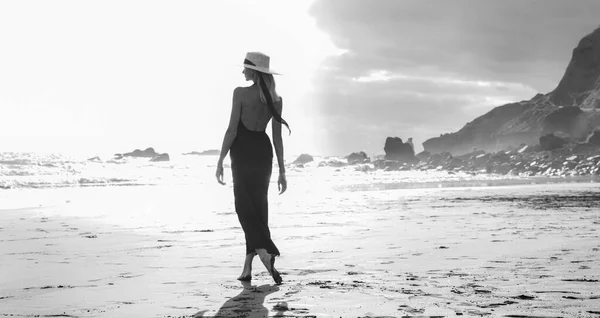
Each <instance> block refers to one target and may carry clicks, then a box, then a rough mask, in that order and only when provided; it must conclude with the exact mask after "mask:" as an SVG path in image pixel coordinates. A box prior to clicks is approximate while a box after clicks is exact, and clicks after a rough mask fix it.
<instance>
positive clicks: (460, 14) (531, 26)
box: [309, 0, 600, 153]
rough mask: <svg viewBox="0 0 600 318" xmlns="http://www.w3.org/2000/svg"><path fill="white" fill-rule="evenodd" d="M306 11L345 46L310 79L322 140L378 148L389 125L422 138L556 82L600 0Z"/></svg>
mask: <svg viewBox="0 0 600 318" xmlns="http://www.w3.org/2000/svg"><path fill="white" fill-rule="evenodd" d="M309 12H310V14H312V15H313V16H314V17H315V19H316V23H317V26H318V27H319V28H320V29H321V30H323V31H324V32H326V33H327V34H329V36H330V39H331V41H332V42H333V44H334V45H335V46H337V47H338V48H339V49H342V50H344V51H345V53H344V54H342V55H340V56H335V57H330V58H328V59H326V60H325V62H324V63H323V64H322V69H321V72H320V73H319V75H318V76H317V77H316V78H315V79H314V81H315V87H317V89H316V91H315V96H314V99H315V100H316V103H317V104H318V109H319V112H320V114H321V117H320V118H321V125H322V127H323V132H324V133H327V135H328V136H329V143H328V150H330V151H332V152H336V153H345V152H349V151H356V150H360V149H358V148H362V149H366V150H368V151H372V152H382V148H383V144H382V143H383V142H382V140H384V139H385V137H386V136H388V135H399V136H400V137H403V138H404V139H406V138H408V137H413V138H414V139H415V141H416V142H417V143H420V142H423V141H424V140H425V139H427V138H430V137H434V136H437V135H439V134H441V133H444V132H451V131H455V130H457V129H459V128H460V127H462V126H463V125H464V124H465V123H466V122H468V121H470V120H472V119H473V118H474V117H477V116H479V115H482V114H483V113H485V112H487V111H488V110H490V109H491V108H493V107H494V106H499V105H502V104H505V103H508V102H514V101H520V100H524V99H529V98H531V97H533V96H534V95H535V94H536V93H538V92H544V93H545V92H548V91H551V90H552V89H554V87H555V86H556V85H557V84H558V82H559V80H560V78H561V76H562V75H563V73H564V70H565V68H566V66H567V64H568V62H569V59H570V56H571V51H572V49H573V48H574V47H575V46H576V45H577V42H578V41H579V40H580V39H581V37H583V36H584V35H586V34H587V33H589V32H591V31H593V30H594V29H595V28H596V27H597V25H598V22H597V17H596V15H595V14H594V12H596V13H597V12H600V2H597V1H588V0H583V1H577V2H567V1H559V0H529V1H491V0H477V1H469V0H458V1H427V2H424V1H416V0H410V1H406V0H405V1H385V0H370V1H360V0H327V1H324V0H323V1H322V0H317V1H316V2H315V3H314V4H313V5H312V7H311V8H310V10H309ZM374 144H375V145H378V144H379V145H378V146H375V145H374Z"/></svg>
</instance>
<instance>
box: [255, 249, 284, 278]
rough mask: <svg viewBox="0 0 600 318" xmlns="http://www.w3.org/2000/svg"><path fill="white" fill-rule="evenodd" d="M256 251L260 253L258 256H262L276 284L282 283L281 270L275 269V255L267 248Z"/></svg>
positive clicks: (261, 258)
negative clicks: (268, 251)
mask: <svg viewBox="0 0 600 318" xmlns="http://www.w3.org/2000/svg"><path fill="white" fill-rule="evenodd" d="M256 253H257V254H258V257H260V260H261V261H262V263H263V265H264V266H265V268H266V269H267V271H268V272H269V274H271V277H273V280H274V281H275V284H277V285H280V284H281V282H282V279H281V275H280V274H279V272H278V271H277V270H276V269H275V255H273V254H269V253H267V250H265V249H257V250H256Z"/></svg>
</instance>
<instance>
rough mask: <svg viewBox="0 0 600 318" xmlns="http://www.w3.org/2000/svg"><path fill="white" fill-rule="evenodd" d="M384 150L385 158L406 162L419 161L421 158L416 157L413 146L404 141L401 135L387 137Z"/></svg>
mask: <svg viewBox="0 0 600 318" xmlns="http://www.w3.org/2000/svg"><path fill="white" fill-rule="evenodd" d="M383 150H384V151H385V160H393V161H398V162H406V163H414V162H418V161H419V159H417V157H415V151H414V150H413V147H412V146H411V145H410V144H408V143H404V142H402V139H401V138H399V137H387V138H386V139H385V145H384V147H383Z"/></svg>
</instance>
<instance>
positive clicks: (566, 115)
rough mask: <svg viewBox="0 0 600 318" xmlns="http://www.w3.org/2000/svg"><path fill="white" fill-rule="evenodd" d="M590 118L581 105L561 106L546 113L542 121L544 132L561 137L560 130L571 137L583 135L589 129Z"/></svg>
mask: <svg viewBox="0 0 600 318" xmlns="http://www.w3.org/2000/svg"><path fill="white" fill-rule="evenodd" d="M588 124H589V123H588V120H587V117H586V115H585V114H584V112H583V111H582V110H581V109H580V108H579V107H559V108H558V109H556V110H554V111H552V112H551V113H550V114H548V115H546V117H544V119H543V121H542V134H543V135H545V134H550V133H554V134H555V135H557V136H559V137H563V138H564V137H566V136H561V135H560V134H558V133H559V132H561V133H564V134H567V135H568V136H569V137H571V136H573V137H576V138H578V137H582V136H583V134H586V133H587V132H588V131H589V127H588Z"/></svg>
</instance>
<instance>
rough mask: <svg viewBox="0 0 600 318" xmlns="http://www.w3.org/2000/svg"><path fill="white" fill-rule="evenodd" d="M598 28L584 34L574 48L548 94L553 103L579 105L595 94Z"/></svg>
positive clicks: (599, 70)
mask: <svg viewBox="0 0 600 318" xmlns="http://www.w3.org/2000/svg"><path fill="white" fill-rule="evenodd" d="M599 74H600V28H598V29H596V30H595V31H594V32H592V33H590V34H588V35H586V36H584V37H583V38H582V39H581V40H580V41H579V44H578V45H577V47H576V48H575V49H573V54H572V57H571V61H570V62H569V65H568V66H567V69H566V71H565V74H564V75H563V78H562V79H561V80H560V82H559V83H558V86H557V87H556V88H555V89H554V90H553V91H552V92H551V93H550V94H549V98H550V101H551V102H552V103H553V104H555V105H561V106H576V107H579V106H581V104H582V103H583V102H584V101H585V100H586V99H587V98H588V97H589V96H596V95H597V93H598V90H597V89H598V85H599V84H600V79H599V77H598V75H599Z"/></svg>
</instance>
